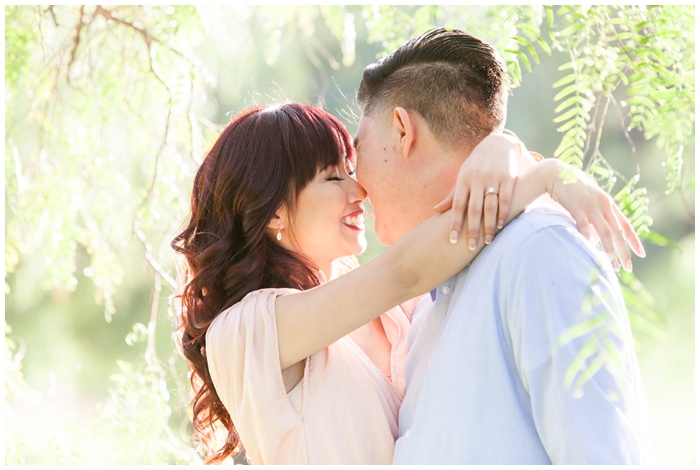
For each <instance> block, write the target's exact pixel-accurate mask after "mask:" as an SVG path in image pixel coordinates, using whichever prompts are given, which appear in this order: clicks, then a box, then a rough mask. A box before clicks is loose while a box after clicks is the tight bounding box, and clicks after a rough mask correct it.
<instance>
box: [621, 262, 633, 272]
mask: <svg viewBox="0 0 700 470" xmlns="http://www.w3.org/2000/svg"><path fill="white" fill-rule="evenodd" d="M622 264H623V266H624V267H625V271H627V272H628V273H631V272H632V260H631V259H626V260H625V261H623V263H622Z"/></svg>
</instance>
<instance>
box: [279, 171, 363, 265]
mask: <svg viewBox="0 0 700 470" xmlns="http://www.w3.org/2000/svg"><path fill="white" fill-rule="evenodd" d="M366 198H367V193H366V192H365V190H364V188H363V187H362V186H360V184H359V183H358V182H357V181H356V180H355V171H354V161H353V160H351V159H344V161H341V162H339V163H338V164H337V165H335V166H330V167H328V168H326V169H324V170H322V171H320V172H319V173H317V174H316V176H315V177H314V179H313V180H312V181H311V182H310V183H309V184H308V185H307V186H306V187H305V188H304V189H303V190H302V191H301V192H300V193H299V196H298V198H297V205H296V210H295V211H294V213H293V214H292V216H291V218H290V219H289V222H288V223H289V224H290V225H291V230H283V231H282V233H283V239H282V244H283V245H284V244H285V242H287V243H289V244H290V245H288V248H290V249H292V250H294V251H298V252H301V253H302V254H304V255H305V256H307V257H309V258H311V259H312V260H313V261H314V262H315V263H316V264H317V265H318V267H319V268H320V269H321V270H322V271H323V272H324V273H325V274H326V275H330V263H331V262H332V261H333V260H335V259H338V258H341V257H343V256H349V255H357V254H360V253H362V252H363V251H364V250H365V249H366V248H367V239H366V238H365V224H364V217H363V213H364V208H363V207H362V204H361V203H362V201H364V200H365V199H366ZM285 236H286V237H285ZM285 238H287V240H285Z"/></svg>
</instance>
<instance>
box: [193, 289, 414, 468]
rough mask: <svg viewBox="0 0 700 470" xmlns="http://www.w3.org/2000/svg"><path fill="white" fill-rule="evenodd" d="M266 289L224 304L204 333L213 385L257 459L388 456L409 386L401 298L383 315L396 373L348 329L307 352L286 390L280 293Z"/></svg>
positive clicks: (330, 460) (346, 460)
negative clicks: (278, 316) (385, 368)
mask: <svg viewBox="0 0 700 470" xmlns="http://www.w3.org/2000/svg"><path fill="white" fill-rule="evenodd" d="M292 292H298V291H295V290H293V289H262V290H259V291H255V292H251V293H250V294H248V295H247V296H246V297H245V298H244V299H243V300H241V301H240V302H239V303H237V304H236V305H234V306H232V307H231V308H229V309H228V310H226V311H224V312H222V313H221V314H220V315H219V316H218V317H217V318H216V319H215V320H214V322H213V323H212V324H211V326H210V327H209V330H208V332H207V335H206V354H207V361H208V364H209V372H210V374H211V377H212V380H213V382H214V386H215V389H216V393H217V394H218V396H219V398H220V399H221V401H222V402H223V404H224V406H225V407H226V410H227V411H228V412H229V414H230V415H231V419H232V420H233V423H234V425H235V426H236V429H237V431H238V433H239V435H240V437H241V441H242V443H243V446H244V447H245V449H246V454H247V456H248V459H249V460H250V463H252V464H391V462H392V458H393V453H394V442H395V440H396V438H397V433H398V415H399V406H400V405H401V401H402V399H403V396H404V393H405V381H404V361H405V357H406V354H407V346H406V335H407V332H408V326H409V320H408V318H407V316H406V313H404V311H403V310H402V309H401V308H399V307H395V308H393V309H392V310H390V311H389V312H387V313H385V314H383V315H382V316H381V317H380V319H381V322H382V325H383V327H384V331H385V332H386V334H387V339H388V341H389V343H390V344H391V346H392V349H391V379H388V378H387V377H386V376H385V375H384V374H383V373H382V371H381V370H380V369H379V368H378V367H377V366H376V365H375V364H374V363H373V362H372V361H371V360H370V359H369V357H368V356H367V355H366V354H365V353H364V351H363V350H362V349H361V348H360V347H359V346H358V345H357V344H356V343H355V342H354V341H353V340H352V339H351V338H350V336H345V337H343V338H341V339H340V340H338V341H336V342H335V343H333V344H331V345H330V346H328V347H327V348H325V349H323V350H322V351H319V352H317V353H316V354H313V355H312V356H310V357H309V358H308V359H307V361H306V365H305V369H304V376H303V378H302V379H301V381H300V382H299V383H298V384H297V385H296V386H295V387H294V388H293V389H292V390H291V391H290V392H289V393H286V392H285V387H284V383H283V381H282V373H281V370H280V363H279V350H278V341H277V322H276V319H275V318H276V317H275V298H276V297H277V296H278V295H284V294H287V293H292Z"/></svg>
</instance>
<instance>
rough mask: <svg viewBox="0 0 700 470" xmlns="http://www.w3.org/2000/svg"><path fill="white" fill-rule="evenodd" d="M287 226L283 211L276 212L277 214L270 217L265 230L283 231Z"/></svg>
mask: <svg viewBox="0 0 700 470" xmlns="http://www.w3.org/2000/svg"><path fill="white" fill-rule="evenodd" d="M286 226H287V215H286V211H285V210H282V209H280V210H278V211H277V213H276V214H275V215H274V216H272V218H271V219H270V222H268V224H267V228H269V229H270V230H274V231H275V232H277V231H278V230H284V229H285V228H286Z"/></svg>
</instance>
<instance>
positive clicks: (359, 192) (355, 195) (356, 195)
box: [345, 178, 367, 203]
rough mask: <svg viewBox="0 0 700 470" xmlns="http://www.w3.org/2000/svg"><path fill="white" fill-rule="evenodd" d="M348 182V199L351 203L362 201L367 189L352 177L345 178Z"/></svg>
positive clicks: (365, 197)
mask: <svg viewBox="0 0 700 470" xmlns="http://www.w3.org/2000/svg"><path fill="white" fill-rule="evenodd" d="M345 181H347V182H348V185H349V188H348V201H349V202H351V203H354V202H362V201H364V200H365V199H367V191H365V188H363V187H362V186H361V185H360V183H358V182H357V180H355V179H354V178H345Z"/></svg>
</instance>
